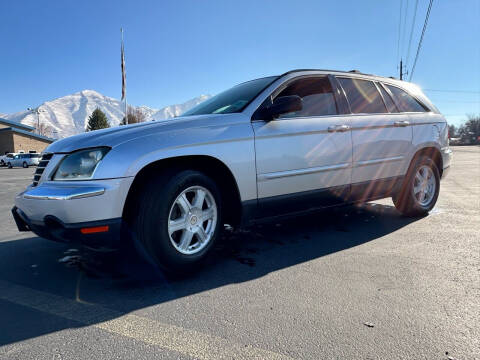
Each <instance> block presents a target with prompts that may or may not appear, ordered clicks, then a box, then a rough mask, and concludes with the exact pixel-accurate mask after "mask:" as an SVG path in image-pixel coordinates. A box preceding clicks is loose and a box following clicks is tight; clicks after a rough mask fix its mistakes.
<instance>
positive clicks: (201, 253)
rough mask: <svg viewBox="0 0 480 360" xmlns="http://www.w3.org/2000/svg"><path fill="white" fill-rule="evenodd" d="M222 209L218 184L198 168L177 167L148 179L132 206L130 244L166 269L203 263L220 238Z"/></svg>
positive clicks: (179, 271) (186, 269)
mask: <svg viewBox="0 0 480 360" xmlns="http://www.w3.org/2000/svg"><path fill="white" fill-rule="evenodd" d="M201 193H203V194H204V198H203V201H202V200H201V199H202V196H201ZM182 194H183V195H185V197H184V196H182ZM199 194H200V195H199ZM197 196H198V197H197ZM197 199H198V201H199V202H201V205H200V206H198V204H199V203H197V204H196V200H197ZM185 200H186V201H187V202H186V203H185ZM187 210H188V211H187ZM221 210H222V200H221V195H220V191H219V189H218V186H217V185H216V184H215V182H213V181H212V180H211V179H210V178H209V177H208V176H206V175H205V174H203V173H201V172H198V171H193V170H181V171H178V172H176V173H173V172H172V173H170V175H169V174H164V175H162V176H160V177H158V178H153V179H152V180H151V181H150V182H148V183H147V184H146V185H145V186H144V187H143V190H142V193H141V194H140V196H139V200H138V202H137V204H136V210H135V211H134V216H135V219H133V236H134V241H135V242H136V244H135V245H136V247H137V248H138V247H139V246H140V247H141V249H139V250H140V251H139V252H140V255H143V256H144V257H145V255H147V260H148V261H150V262H153V263H155V264H156V265H158V266H160V267H161V268H162V269H163V270H165V271H167V272H168V273H170V274H176V275H180V274H186V273H189V272H191V271H192V270H194V269H196V268H198V267H199V266H200V265H202V263H203V262H204V261H205V260H206V259H207V257H208V255H209V253H210V250H211V249H212V248H213V246H214V244H215V242H216V241H217V239H218V238H219V237H220V232H221V229H222V227H223V225H222V211H221ZM210 215H211V218H208V219H207V217H208V216H210ZM203 219H207V220H203ZM169 226H170V227H169ZM200 228H202V230H200ZM175 229H178V230H175ZM189 238H190V240H189ZM202 238H203V241H202V240H201V239H202Z"/></svg>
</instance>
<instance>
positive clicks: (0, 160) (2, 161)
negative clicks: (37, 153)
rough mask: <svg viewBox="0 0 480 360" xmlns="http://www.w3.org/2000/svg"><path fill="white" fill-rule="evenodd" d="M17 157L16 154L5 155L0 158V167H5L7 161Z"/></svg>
mask: <svg viewBox="0 0 480 360" xmlns="http://www.w3.org/2000/svg"><path fill="white" fill-rule="evenodd" d="M15 155H17V153H7V154H5V155H2V156H0V166H7V163H8V160H11V159H13V158H14V157H15Z"/></svg>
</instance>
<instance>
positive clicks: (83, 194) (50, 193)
mask: <svg viewBox="0 0 480 360" xmlns="http://www.w3.org/2000/svg"><path fill="white" fill-rule="evenodd" d="M104 192H105V188H103V187H99V186H82V187H66V186H39V187H34V188H32V189H31V190H27V191H26V192H25V193H24V194H23V197H24V198H25V199H35V200H74V199H83V198H87V197H92V196H98V195H102V194H103V193H104Z"/></svg>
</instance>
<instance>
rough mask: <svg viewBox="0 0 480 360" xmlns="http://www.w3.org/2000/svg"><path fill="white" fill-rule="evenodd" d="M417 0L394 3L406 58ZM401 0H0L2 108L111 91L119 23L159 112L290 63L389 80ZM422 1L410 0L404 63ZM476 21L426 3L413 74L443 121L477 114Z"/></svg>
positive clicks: (136, 86) (446, 4)
mask: <svg viewBox="0 0 480 360" xmlns="http://www.w3.org/2000/svg"><path fill="white" fill-rule="evenodd" d="M415 1H416V0H403V5H404V10H405V6H406V4H407V2H408V11H407V14H408V16H407V22H406V27H405V29H406V31H405V34H404V35H401V38H403V39H404V41H403V42H401V46H400V47H401V48H402V50H403V51H402V52H403V56H404V58H405V57H406V55H407V52H408V50H407V48H408V39H409V35H410V28H411V22H412V18H413V9H414V7H415ZM400 3H401V0H391V1H390V0H383V1H380V0H375V1H373V0H372V1H369V0H362V1H353V0H352V1H320V0H314V1H300V0H298V1H280V0H275V1H267V0H265V1H259V0H256V1H246V0H242V1H230V0H221V1H194V0H191V1H181V0H176V1H168V2H167V1H141V0H137V1H119V0H115V1H102V0H96V1H93V0H84V1H71V0H61V1H54V0H48V1H37V0H32V1H22V0H18V1H1V2H0V14H2V20H1V22H0V36H1V42H0V54H1V55H0V113H11V112H16V111H21V110H24V109H25V108H27V107H32V106H38V105H40V104H41V103H42V102H44V101H47V100H51V99H54V98H57V97H60V96H64V95H67V94H70V93H74V92H77V91H80V90H83V89H94V90H97V91H99V92H101V93H103V94H105V95H108V96H112V97H115V98H120V91H121V76H120V64H119V60H120V54H119V51H120V27H122V26H123V27H124V29H125V48H126V62H127V84H128V100H129V103H132V104H134V105H143V104H145V105H148V106H151V107H157V108H159V107H163V106H165V105H170V104H174V103H180V102H184V101H186V100H188V99H190V98H192V97H195V96H198V95H200V94H215V93H217V92H219V91H221V90H223V89H225V88H228V87H230V86H232V85H234V84H236V83H239V82H242V81H245V80H249V79H252V78H256V77H261V76H266V75H272V74H280V73H282V72H285V71H287V70H290V69H293V68H326V69H340V70H350V69H359V70H361V71H363V72H367V73H375V74H379V75H385V76H391V75H394V76H398V69H397V67H398V66H397V62H398V57H397V45H398V35H399V10H400ZM427 7H428V1H427V0H420V1H419V5H418V10H417V19H416V24H415V28H414V29H415V31H414V33H413V40H412V45H411V50H410V61H409V62H408V63H409V67H411V65H412V63H413V58H414V56H415V52H416V49H417V44H418V39H419V36H420V33H421V29H422V27H423V22H424V19H425V13H426V9H427ZM479 19H480V1H479V0H459V1H453V0H434V3H433V8H432V11H431V15H430V20H429V24H428V28H427V31H426V34H425V38H424V41H423V46H422V50H421V53H420V56H419V60H418V63H417V67H416V70H415V73H414V76H413V82H416V83H417V84H419V85H420V86H421V87H422V88H424V89H433V90H443V91H429V90H427V91H426V93H427V95H429V96H430V97H431V99H432V100H433V101H434V103H436V104H437V106H438V107H439V108H440V110H441V111H442V112H443V113H444V114H446V116H447V118H448V119H449V121H450V122H452V123H459V122H460V121H461V120H462V119H465V114H467V113H477V114H478V113H480V40H479V39H480V25H479V24H480V21H479ZM402 24H403V20H402ZM445 90H462V91H465V92H444V91H445Z"/></svg>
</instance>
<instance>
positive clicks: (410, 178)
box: [393, 156, 440, 216]
mask: <svg viewBox="0 0 480 360" xmlns="http://www.w3.org/2000/svg"><path fill="white" fill-rule="evenodd" d="M439 191H440V173H439V171H438V168H437V166H436V165H435V162H434V161H433V160H432V159H431V158H429V157H428V156H419V157H417V158H416V159H414V161H413V163H412V164H411V166H410V168H409V169H408V172H407V176H406V177H405V180H404V183H403V185H402V189H401V190H400V192H399V193H398V194H396V195H395V196H393V203H394V204H395V207H396V208H397V209H398V210H399V211H400V212H401V213H402V214H403V215H406V216H423V215H426V214H428V212H429V211H430V210H432V209H433V207H434V206H435V204H436V202H437V198H438V194H439Z"/></svg>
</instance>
